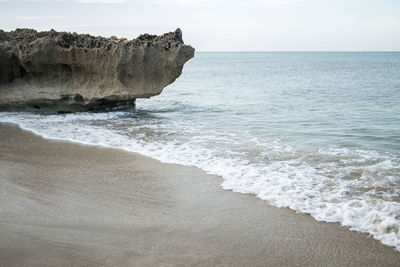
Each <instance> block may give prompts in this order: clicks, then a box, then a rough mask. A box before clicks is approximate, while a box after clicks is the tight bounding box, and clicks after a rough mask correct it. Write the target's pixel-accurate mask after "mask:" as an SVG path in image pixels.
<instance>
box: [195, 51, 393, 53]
mask: <svg viewBox="0 0 400 267" xmlns="http://www.w3.org/2000/svg"><path fill="white" fill-rule="evenodd" d="M196 52H200V53H249V52H250V53H283V52H284V53H299V52H301V53H327V52H328V53H388V52H389V53H398V52H400V50H196Z"/></svg>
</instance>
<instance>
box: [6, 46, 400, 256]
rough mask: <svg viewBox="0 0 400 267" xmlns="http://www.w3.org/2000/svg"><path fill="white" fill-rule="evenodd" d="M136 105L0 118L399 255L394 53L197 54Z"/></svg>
mask: <svg viewBox="0 0 400 267" xmlns="http://www.w3.org/2000/svg"><path fill="white" fill-rule="evenodd" d="M136 104H137V106H136V109H132V110H126V111H119V112H108V113H77V114H63V115H48V114H47V115H46V114H34V113H10V112H7V113H0V122H12V123H17V124H19V125H20V126H21V127H22V128H24V129H27V130H30V131H33V132H34V133H37V134H39V135H41V136H44V137H46V138H52V139H59V140H69V141H74V142H79V143H83V144H89V145H100V146H106V147H115V148H121V149H125V150H128V151H132V152H137V153H141V154H144V155H147V156H150V157H153V158H156V159H158V160H161V161H163V162H168V163H177V164H182V165H187V166H196V167H199V168H201V169H203V170H205V171H206V172H208V173H211V174H216V175H219V176H221V177H222V178H223V183H222V185H221V186H222V187H223V188H224V189H227V190H233V191H235V192H241V193H250V194H254V195H255V196H256V197H259V198H261V199H264V200H266V205H267V203H269V204H271V205H274V206H277V207H288V208H290V209H293V210H295V211H298V212H303V213H308V214H310V215H311V216H313V217H314V218H315V219H316V220H319V221H326V222H339V223H341V224H342V225H344V226H346V227H348V228H350V229H352V230H356V231H361V232H366V233H369V234H370V235H372V236H373V237H374V238H376V239H378V240H380V241H381V242H382V243H383V244H386V245H389V246H393V247H395V248H396V249H397V250H399V251H400V53H396V52H393V53H389V52H388V53H383V52H379V53H372V52H369V53H364V52H356V53H352V52H346V53H337V52H332V53H331V52H321V53H317V52H315V53H313V52H304V53H303V52H282V53H280V52H279V53H278V52H274V53H272V52H271V53H269V52H260V53H258V52H251V53H250V52H248V53H247V52H246V53H239V52H236V53H205V52H204V53H196V55H195V58H193V59H192V60H190V61H189V62H188V63H187V64H186V65H185V67H184V71H183V74H182V76H181V77H180V78H178V80H176V82H175V83H173V84H172V85H170V86H168V87H167V88H165V89H164V91H163V93H162V94H161V95H159V96H157V97H153V98H151V99H138V100H137V103H136Z"/></svg>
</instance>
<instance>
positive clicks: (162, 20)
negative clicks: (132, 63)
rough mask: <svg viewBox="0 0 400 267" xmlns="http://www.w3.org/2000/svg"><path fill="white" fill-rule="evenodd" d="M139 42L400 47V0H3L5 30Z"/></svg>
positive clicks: (257, 47)
mask: <svg viewBox="0 0 400 267" xmlns="http://www.w3.org/2000/svg"><path fill="white" fill-rule="evenodd" d="M18 27H25V28H34V29H37V30H49V29H51V28H54V29H55V30H62V31H69V32H74V31H76V32H78V33H90V34H93V35H102V36H111V35H115V36H118V37H126V38H128V39H132V38H135V37H137V36H138V35H139V34H141V33H145V32H146V33H152V34H161V33H164V32H168V31H172V30H175V29H176V28H178V27H180V28H181V29H182V30H183V38H184V41H185V43H187V44H191V45H193V46H194V47H195V48H196V49H197V51H248V50H249V51H287V50H292V51H315V50H317V51H321V50H328V51H333V50H339V51H342V50H346V51H352V50H396V51H398V50H400V0H214V1H212V0H125V1H124V0H53V1H51V0H47V1H46V0H31V1H24V0H0V28H2V29H4V30H7V31H8V30H13V29H15V28H18Z"/></svg>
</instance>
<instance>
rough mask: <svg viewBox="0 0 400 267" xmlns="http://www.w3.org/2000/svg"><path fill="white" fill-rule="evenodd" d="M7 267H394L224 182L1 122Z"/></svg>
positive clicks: (344, 236)
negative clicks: (58, 139) (221, 185)
mask: <svg viewBox="0 0 400 267" xmlns="http://www.w3.org/2000/svg"><path fill="white" fill-rule="evenodd" d="M0 129H1V130H0V142H1V146H0V170H1V171H0V183H1V186H0V198H1V202H0V203H1V204H0V239H1V242H0V265H1V266H192V265H198V266H215V265H217V266H276V265H282V266H287V265H291V266H293V265H299V266H320V265H329V266H398V265H399V263H400V253H399V252H398V251H396V250H395V249H394V248H392V247H388V246H385V245H383V244H381V243H380V242H379V241H377V240H374V239H373V238H372V237H370V236H368V235H367V234H363V233H359V232H354V231H350V230H348V229H346V228H344V227H342V226H340V225H339V224H337V223H324V222H317V221H315V220H314V219H313V218H312V217H311V216H309V215H305V214H299V213H296V212H294V211H292V210H289V209H279V208H276V207H272V206H269V205H268V203H267V202H265V201H263V200H261V199H259V198H256V197H254V196H252V195H246V194H239V193H233V192H231V191H226V190H223V189H222V188H221V187H220V184H221V182H222V180H221V178H220V177H218V176H213V175H208V174H206V173H205V172H203V171H202V170H200V169H198V168H194V167H184V166H180V165H175V164H165V163H161V162H159V161H157V160H154V159H151V158H148V157H144V156H141V155H139V154H135V153H130V152H126V151H122V150H117V149H110V148H102V147H96V146H84V145H79V144H74V143H70V142H59V141H52V140H45V139H43V138H41V137H39V136H36V135H34V134H32V133H30V132H27V131H23V130H21V129H20V128H18V127H17V126H15V125H11V124H0Z"/></svg>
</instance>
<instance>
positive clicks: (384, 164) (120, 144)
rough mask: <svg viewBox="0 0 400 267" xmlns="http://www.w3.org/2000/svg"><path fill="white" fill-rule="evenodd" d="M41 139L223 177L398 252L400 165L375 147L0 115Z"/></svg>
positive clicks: (157, 124)
mask: <svg viewBox="0 0 400 267" xmlns="http://www.w3.org/2000/svg"><path fill="white" fill-rule="evenodd" d="M0 122H10V123H17V124H18V125H20V127H21V128H23V129H26V130H29V131H32V132H34V133H36V134H38V135H41V136H43V137H45V138H50V139H58V140H68V141H74V142H79V143H82V144H86V145H99V146H105V147H113V148H120V149H124V150H127V151H131V152H136V153H141V154H143V155H146V156H150V157H153V158H155V159H158V160H160V161H162V162H166V163H177V164H182V165H187V166H196V167H199V168H201V169H203V170H205V171H206V172H208V173H210V174H215V175H219V176H222V177H223V179H224V180H223V183H222V187H223V188H224V189H227V190H233V191H235V192H241V193H250V194H255V195H256V196H257V197H259V198H261V199H264V200H266V201H268V203H270V204H272V205H274V206H277V207H288V208H290V209H293V210H296V211H300V212H304V213H309V214H311V216H313V217H314V218H315V219H316V220H319V221H326V222H339V223H341V224H342V225H343V226H346V227H348V228H350V229H352V230H356V231H361V232H365V233H369V234H371V235H372V236H373V237H374V238H375V239H378V240H380V241H381V242H382V243H383V244H386V245H389V246H393V247H395V248H396V249H397V250H399V251H400V203H398V202H396V201H398V198H399V196H398V192H399V190H400V181H399V180H400V178H399V173H400V166H399V163H398V162H396V161H395V160H394V159H393V158H392V157H390V156H388V155H381V154H379V153H378V152H376V151H365V150H349V149H346V148H328V149H320V150H319V151H317V152H313V153H312V152H304V151H303V152H302V151H297V150H296V148H294V147H292V146H290V145H288V144H283V143H282V142H280V141H279V140H263V141H260V140H258V139H257V138H255V137H254V136H251V135H250V134H248V133H247V134H246V133H235V132H229V133H227V132H223V131H216V130H212V129H207V128H206V127H202V126H199V125H190V124H188V123H187V122H179V123H178V122H176V121H168V120H161V119H158V118H149V119H145V118H136V119H135V118H132V116H131V114H127V113H123V112H112V113H95V114H90V113H82V114H68V115H47V116H45V115H37V114H36V115H35V114H30V113H0Z"/></svg>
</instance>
